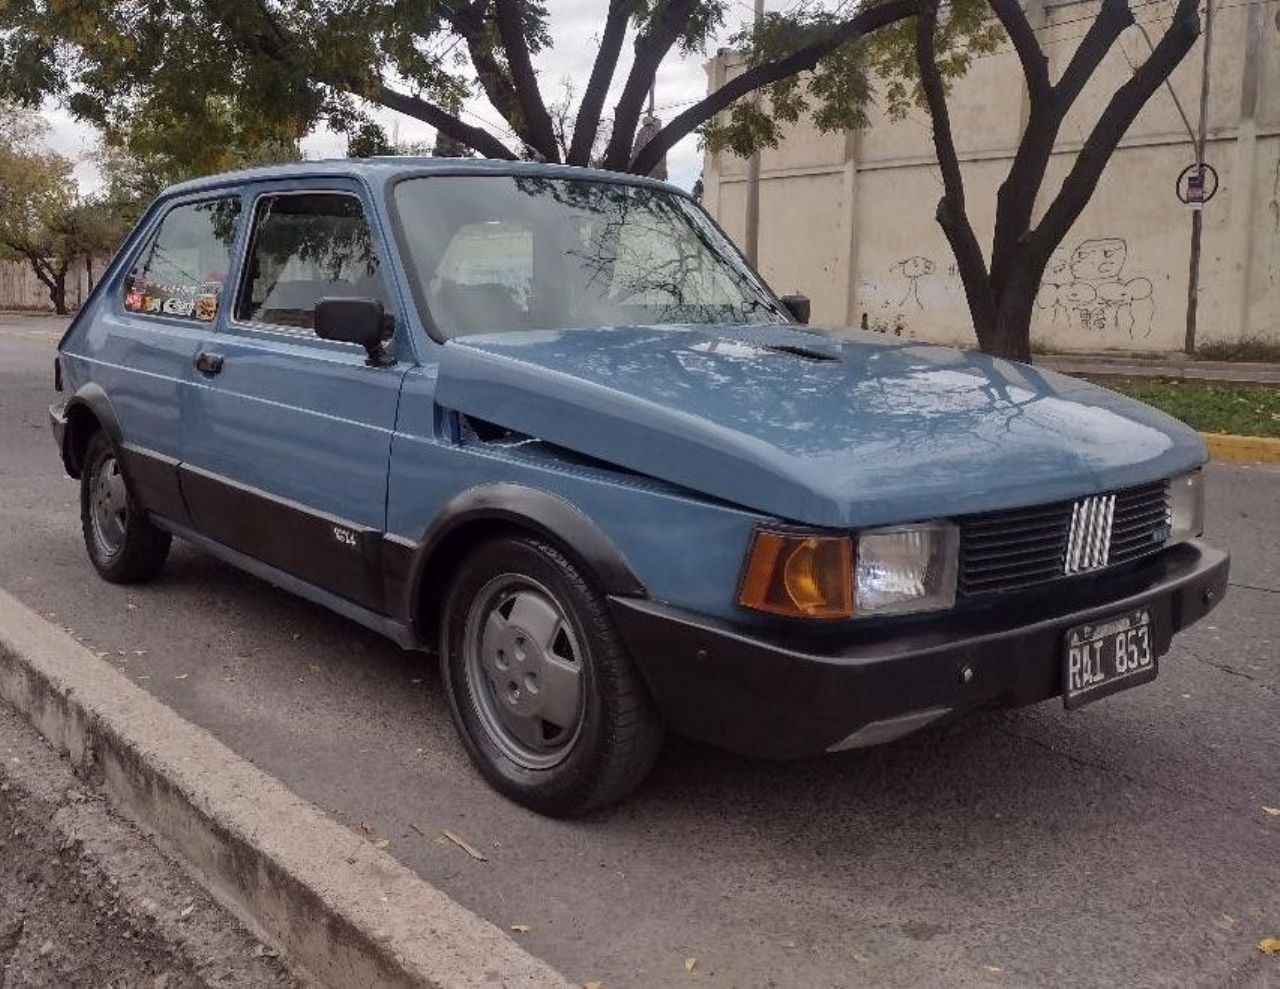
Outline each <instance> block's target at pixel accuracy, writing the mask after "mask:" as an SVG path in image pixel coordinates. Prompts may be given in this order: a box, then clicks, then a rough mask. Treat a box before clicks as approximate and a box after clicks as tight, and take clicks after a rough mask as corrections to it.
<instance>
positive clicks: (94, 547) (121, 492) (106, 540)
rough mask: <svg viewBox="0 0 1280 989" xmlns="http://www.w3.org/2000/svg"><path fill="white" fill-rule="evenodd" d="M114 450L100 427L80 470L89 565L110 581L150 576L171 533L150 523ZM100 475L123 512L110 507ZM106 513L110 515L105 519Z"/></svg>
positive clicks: (156, 569)
mask: <svg viewBox="0 0 1280 989" xmlns="http://www.w3.org/2000/svg"><path fill="white" fill-rule="evenodd" d="M118 458H119V454H118V453H117V451H116V448H115V445H114V444H113V443H112V442H111V440H110V439H109V438H108V437H107V434H106V433H104V432H103V431H102V430H98V432H96V433H94V434H93V436H91V437H90V438H89V443H88V445H87V446H86V448H85V453H84V459H83V461H82V463H83V466H82V468H81V470H80V527H81V529H82V531H83V533H84V545H85V549H86V550H88V552H89V560H90V561H91V562H92V563H93V566H94V569H95V570H97V571H98V574H99V575H100V576H101V577H102V578H103V579H104V580H108V581H110V582H111V583H113V584H134V583H138V582H140V581H144V580H150V579H151V578H152V577H154V576H155V575H156V574H157V573H159V572H160V569H161V568H162V567H163V566H164V561H165V559H166V557H168V555H169V543H170V538H169V534H168V533H167V532H162V531H161V530H159V529H157V528H156V527H155V526H154V525H152V524H151V520H150V519H148V518H147V515H146V512H144V511H143V510H142V508H141V507H140V506H139V505H138V503H137V501H136V500H135V499H134V497H133V494H132V493H131V492H130V491H129V490H128V487H127V486H126V485H125V484H124V478H123V476H122V475H121V474H120V461H119V459H118ZM104 478H107V479H109V480H110V484H109V485H108V486H109V487H115V489H116V494H115V497H116V498H117V499H118V504H122V505H123V511H122V512H109V511H108V506H107V498H108V496H107V495H106V494H104V492H103V489H102V487H101V485H102V484H103V481H104ZM108 514H110V515H111V516H112V517H111V519H110V520H109V521H106V520H104V518H105V516H106V515H108Z"/></svg>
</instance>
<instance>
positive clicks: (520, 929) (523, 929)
mask: <svg viewBox="0 0 1280 989" xmlns="http://www.w3.org/2000/svg"><path fill="white" fill-rule="evenodd" d="M511 929H512V930H513V931H515V932H516V933H517V934H528V933H529V931H530V930H531V928H530V927H529V925H528V924H512V925H511Z"/></svg>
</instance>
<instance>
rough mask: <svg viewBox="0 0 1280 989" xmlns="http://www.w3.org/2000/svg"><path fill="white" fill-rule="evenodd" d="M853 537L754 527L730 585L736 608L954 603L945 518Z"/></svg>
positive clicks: (778, 610)
mask: <svg viewBox="0 0 1280 989" xmlns="http://www.w3.org/2000/svg"><path fill="white" fill-rule="evenodd" d="M854 545H855V540H854V539H852V538H850V537H848V536H840V535H827V534H825V533H790V532H776V531H773V530H770V529H758V530H757V531H756V533H755V536H754V537H753V539H752V541H751V549H750V551H749V552H748V553H747V565H746V567H745V569H744V570H743V574H742V583H741V586H740V587H739V589H738V603H739V604H741V605H742V606H743V607H744V608H751V609H753V610H755V611H764V612H768V613H769V614H774V615H789V616H791V617H795V618H852V617H853V616H854V615H855V614H857V615H901V614H906V613H908V612H913V611H936V610H939V609H942V608H950V607H952V606H953V605H954V604H955V600H956V569H957V566H958V564H957V557H958V555H959V546H960V533H959V530H958V529H957V528H956V527H955V526H954V525H952V524H951V523H949V522H924V523H921V524H919V525H895V526H888V527H886V528H882V529H864V530H862V532H860V533H858V535H857V537H856V545H857V548H856V551H855V549H854Z"/></svg>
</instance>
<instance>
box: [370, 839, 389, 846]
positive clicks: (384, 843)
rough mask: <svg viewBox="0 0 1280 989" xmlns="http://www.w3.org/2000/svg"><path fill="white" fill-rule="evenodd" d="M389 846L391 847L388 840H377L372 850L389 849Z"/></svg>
mask: <svg viewBox="0 0 1280 989" xmlns="http://www.w3.org/2000/svg"><path fill="white" fill-rule="evenodd" d="M390 845H391V839H390V838H379V839H378V840H377V841H375V842H374V843H373V847H374V848H388V847H390Z"/></svg>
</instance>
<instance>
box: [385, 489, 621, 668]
mask: <svg viewBox="0 0 1280 989" xmlns="http://www.w3.org/2000/svg"><path fill="white" fill-rule="evenodd" d="M513 531H514V532H523V533H526V534H530V535H533V536H537V537H541V538H543V539H546V540H547V541H549V542H551V543H553V544H554V545H556V546H558V547H560V548H561V549H562V550H563V551H565V552H566V553H567V554H568V555H569V557H570V558H571V559H573V560H574V562H575V563H577V564H578V565H580V566H581V567H582V568H583V570H584V572H585V574H586V575H587V576H588V577H589V578H590V579H591V581H592V583H593V584H594V585H595V586H596V589H597V590H599V591H600V592H601V593H602V594H617V595H621V596H624V597H644V596H645V594H646V591H645V587H644V584H643V583H641V581H640V579H639V578H638V577H637V576H636V575H635V573H634V571H633V570H632V569H631V566H630V564H629V563H628V562H627V560H626V557H625V556H623V554H622V551H621V550H619V549H618V547H617V546H616V545H614V543H613V541H612V540H610V539H609V537H608V536H607V535H606V534H605V533H604V532H603V531H602V530H601V529H600V527H599V526H598V525H597V524H596V523H595V522H594V521H592V520H591V519H590V518H589V517H588V516H587V515H586V514H585V513H584V512H582V510H581V509H579V508H577V507H575V506H574V505H572V504H571V503H569V502H568V501H566V500H565V499H563V498H561V497H559V496H558V495H554V494H551V493H550V492H548V491H543V490H541V489H539V488H531V487H527V486H525V485H523V484H515V483H512V482H505V481H504V482H497V483H493V484H483V485H479V486H477V487H473V488H468V489H467V490H466V491H463V492H461V493H459V494H457V495H455V496H454V497H453V498H452V499H450V500H449V501H448V502H447V503H446V504H445V506H444V507H443V508H442V509H441V510H440V511H439V513H437V515H436V517H435V519H434V520H433V521H432V523H431V525H430V526H429V527H428V528H427V531H426V533H425V534H424V535H423V538H422V539H421V540H420V541H418V542H415V541H413V540H410V539H405V538H403V537H399V536H393V535H389V536H387V537H386V539H385V542H384V556H383V562H384V568H383V573H384V575H385V579H386V602H387V606H388V610H389V611H390V612H391V614H392V615H393V617H397V618H401V619H402V620H406V621H407V622H408V623H409V624H410V625H411V626H412V628H413V629H414V633H415V638H416V639H417V640H418V641H419V642H420V643H421V644H423V645H430V644H431V643H432V642H433V639H434V635H435V632H436V617H437V615H438V613H439V609H440V607H441V606H442V605H443V603H444V596H445V594H446V593H447V590H448V585H449V580H450V578H451V576H452V573H453V570H454V568H455V567H456V565H457V564H458V562H459V561H460V560H461V559H462V558H463V556H464V555H465V553H466V552H467V550H468V549H469V548H470V547H472V546H474V545H476V544H477V543H478V542H480V541H482V540H484V539H487V538H490V537H491V536H495V535H499V534H502V533H510V532H513Z"/></svg>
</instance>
